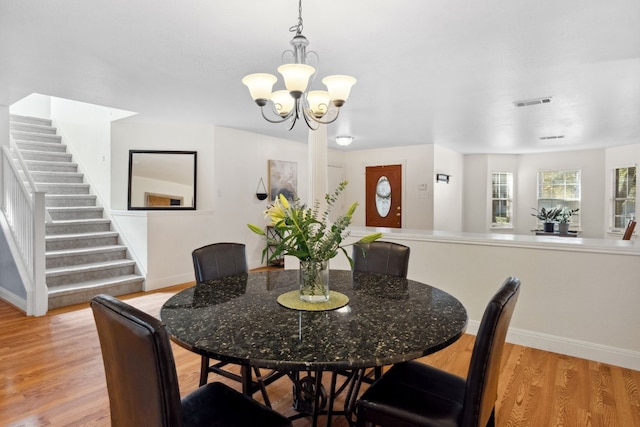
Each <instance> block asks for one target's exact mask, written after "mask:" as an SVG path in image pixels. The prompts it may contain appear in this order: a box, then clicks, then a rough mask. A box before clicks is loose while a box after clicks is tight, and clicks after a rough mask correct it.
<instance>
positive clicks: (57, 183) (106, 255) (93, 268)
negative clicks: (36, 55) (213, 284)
mask: <svg viewBox="0 0 640 427" xmlns="http://www.w3.org/2000/svg"><path fill="white" fill-rule="evenodd" d="M10 131H11V135H12V136H13V139H14V140H15V142H16V144H17V145H18V147H19V149H20V152H21V154H22V157H23V158H24V160H25V162H26V164H27V167H28V169H29V171H30V172H31V176H32V178H33V180H34V182H35V183H36V186H37V187H38V190H39V191H46V196H45V200H46V202H45V205H46V208H47V211H48V213H49V215H50V216H51V219H52V222H50V223H47V224H46V254H45V256H46V282H47V287H48V303H49V305H48V308H49V310H51V309H54V308H59V307H65V306H68V305H72V304H77V303H82V302H87V301H89V300H91V298H92V297H93V296H95V295H97V294H100V293H106V294H110V295H114V296H116V295H122V294H127V293H132V292H139V291H141V290H142V285H143V282H144V276H141V275H139V274H136V273H135V262H134V261H133V260H131V259H129V258H128V257H127V248H126V247H125V246H123V245H121V244H119V243H118V241H119V239H118V237H119V236H118V233H117V232H116V231H112V230H111V221H110V220H109V219H105V218H103V209H102V208H101V207H98V206H96V196H95V195H92V194H90V188H89V184H85V183H84V176H83V174H81V173H78V165H77V164H76V163H73V162H72V156H71V154H69V153H67V148H66V146H65V145H64V144H62V138H61V137H60V136H59V135H57V134H56V132H57V131H56V128H54V127H52V126H51V120H46V119H39V118H33V117H26V116H16V115H11V116H10Z"/></svg>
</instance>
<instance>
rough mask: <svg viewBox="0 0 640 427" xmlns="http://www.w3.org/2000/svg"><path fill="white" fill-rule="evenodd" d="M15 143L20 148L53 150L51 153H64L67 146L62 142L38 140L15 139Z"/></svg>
mask: <svg viewBox="0 0 640 427" xmlns="http://www.w3.org/2000/svg"><path fill="white" fill-rule="evenodd" d="M14 140H15V141H16V145H17V146H18V148H20V150H31V151H43V152H53V153H66V152H67V146H66V145H65V144H62V143H61V142H38V141H23V140H16V139H15V138H14Z"/></svg>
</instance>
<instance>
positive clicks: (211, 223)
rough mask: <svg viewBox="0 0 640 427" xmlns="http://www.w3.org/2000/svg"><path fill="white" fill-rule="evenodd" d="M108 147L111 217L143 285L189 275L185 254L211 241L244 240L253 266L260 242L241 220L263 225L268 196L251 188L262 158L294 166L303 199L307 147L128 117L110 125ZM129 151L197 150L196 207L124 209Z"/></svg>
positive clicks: (264, 171)
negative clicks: (138, 267) (260, 197)
mask: <svg viewBox="0 0 640 427" xmlns="http://www.w3.org/2000/svg"><path fill="white" fill-rule="evenodd" d="M111 149H112V152H113V165H112V188H113V195H112V200H113V204H114V208H115V209H120V211H114V212H113V214H112V215H113V218H114V221H115V222H117V224H118V227H119V228H120V229H122V230H124V231H125V233H124V234H125V235H126V236H127V239H129V240H130V242H129V243H130V245H131V247H132V248H133V249H132V251H133V252H134V253H135V254H136V256H137V258H139V259H138V260H139V261H140V263H141V264H142V266H143V267H142V268H143V269H144V270H145V272H146V276H147V283H146V287H147V289H156V288H160V287H164V286H169V285H174V284H176V283H184V282H188V281H192V280H193V263H192V260H191V252H192V251H193V250H194V249H196V248H198V247H201V246H204V245H207V244H209V243H213V242H224V241H233V242H240V243H244V244H246V245H247V260H248V263H249V267H250V268H255V267H258V266H259V265H261V256H262V250H263V248H264V240H263V239H262V238H261V237H260V236H257V235H256V234H254V233H252V232H251V230H249V228H248V227H247V224H248V223H254V224H257V225H266V222H265V220H264V210H265V209H266V207H267V205H268V202H269V200H268V199H267V200H264V201H260V200H258V199H257V198H256V187H257V186H258V181H259V180H260V178H262V179H263V181H264V182H265V184H267V185H268V161H269V160H270V159H274V160H286V161H293V162H296V163H297V164H298V182H299V183H301V184H299V188H298V191H299V193H300V196H301V197H302V198H304V197H306V191H307V188H306V185H304V184H305V183H306V182H307V177H308V171H307V165H306V158H307V157H306V156H307V146H306V145H305V144H300V143H297V142H292V141H287V140H282V139H277V138H270V137H265V136H263V135H258V134H254V133H249V132H242V131H238V130H234V129H229V128H224V127H214V126H210V125H194V124H171V125H163V124H158V123H144V122H138V121H136V120H133V119H128V120H121V121H119V122H115V123H113V126H112V148H111ZM131 149H136V150H141V149H142V150H144V149H153V150H189V151H197V152H198V178H197V179H198V182H197V187H198V188H197V210H196V211H185V212H182V211H179V212H176V211H136V212H133V211H126V210H125V209H126V205H127V180H128V153H129V150H131ZM248 153H250V154H251V155H247V154H248ZM140 228H144V229H145V232H140V231H137V230H139V229H140Z"/></svg>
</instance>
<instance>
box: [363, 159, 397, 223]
mask: <svg viewBox="0 0 640 427" xmlns="http://www.w3.org/2000/svg"><path fill="white" fill-rule="evenodd" d="M366 192H367V194H366V198H365V201H366V202H365V203H366V205H367V206H366V225H367V226H368V227H389V228H401V227H402V165H388V166H367V168H366Z"/></svg>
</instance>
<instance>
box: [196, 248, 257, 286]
mask: <svg viewBox="0 0 640 427" xmlns="http://www.w3.org/2000/svg"><path fill="white" fill-rule="evenodd" d="M191 256H192V257H193V269H194V271H195V275H196V282H198V283H202V282H206V281H207V280H214V279H219V278H221V277H227V276H235V275H237V274H246V273H247V271H248V266H247V255H246V249H245V245H244V244H242V243H213V244H210V245H207V246H203V247H201V248H198V249H196V250H194V251H193V252H192V253H191Z"/></svg>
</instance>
